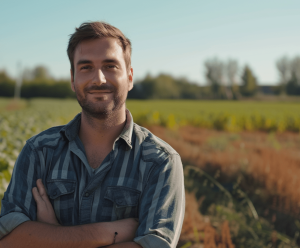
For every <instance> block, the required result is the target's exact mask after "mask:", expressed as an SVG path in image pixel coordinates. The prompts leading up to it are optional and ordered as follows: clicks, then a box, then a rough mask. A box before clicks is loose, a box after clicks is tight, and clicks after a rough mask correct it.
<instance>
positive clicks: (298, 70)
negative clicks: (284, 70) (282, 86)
mask: <svg viewBox="0 0 300 248" xmlns="http://www.w3.org/2000/svg"><path fill="white" fill-rule="evenodd" d="M290 71H291V78H290V80H289V81H288V82H287V84H286V93H287V94H289V95H300V57H299V56H298V57H295V58H294V59H293V60H292V61H291V68H290Z"/></svg>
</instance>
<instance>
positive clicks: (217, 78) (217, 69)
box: [204, 58, 224, 97]
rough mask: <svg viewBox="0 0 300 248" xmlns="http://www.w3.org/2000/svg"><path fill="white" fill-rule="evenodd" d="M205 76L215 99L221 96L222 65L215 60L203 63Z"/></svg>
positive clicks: (222, 82) (222, 81)
mask: <svg viewBox="0 0 300 248" xmlns="http://www.w3.org/2000/svg"><path fill="white" fill-rule="evenodd" d="M204 66H205V69H206V71H205V76H206V80H207V82H208V84H209V85H210V87H211V91H212V93H213V94H214V96H215V97H220V96H222V91H223V86H224V85H223V84H224V63H223V62H222V61H220V60H218V59H217V58H213V59H208V60H206V61H205V62H204Z"/></svg>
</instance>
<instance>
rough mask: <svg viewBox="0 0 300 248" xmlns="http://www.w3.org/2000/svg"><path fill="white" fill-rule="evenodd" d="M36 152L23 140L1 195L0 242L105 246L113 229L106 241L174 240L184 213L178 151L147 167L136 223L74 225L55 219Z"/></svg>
mask: <svg viewBox="0 0 300 248" xmlns="http://www.w3.org/2000/svg"><path fill="white" fill-rule="evenodd" d="M42 156H43V154H42V151H36V150H35V149H33V148H32V146H29V145H28V143H27V144H26V145H25V147H24V148H23V150H22V152H21V154H20V155H19V157H18V160H17V162H16V165H15V167H14V172H13V175H12V179H11V182H10V184H9V186H8V188H7V191H6V192H5V195H4V198H3V199H2V209H1V216H0V247H1V246H4V247H20V245H19V244H21V247H41V246H42V247H47V246H48V247H101V246H110V245H112V244H113V239H114V233H115V232H118V235H117V237H116V244H114V245H112V247H118V246H121V247H141V246H142V247H145V248H152V247H162V248H171V247H172V248H174V247H175V246H176V244H177V241H178V238H179V235H180V231H181V225H182V221H183V216H184V188H183V173H182V164H181V160H180V157H179V156H178V155H176V154H174V155H170V156H165V158H164V159H163V160H162V161H161V163H156V164H154V165H153V167H151V168H152V170H151V172H149V176H148V180H147V181H146V183H145V187H144V188H143V192H142V195H141V199H140V202H139V214H138V218H139V223H138V224H137V222H136V221H135V220H134V219H123V220H119V221H114V222H101V223H93V224H86V225H76V226H59V225H57V224H58V223H57V220H56V217H55V214H54V212H53V208H52V205H51V203H50V202H49V199H48V196H47V194H46V193H45V192H46V191H45V189H44V187H43V185H42V183H41V182H40V181H39V180H37V179H38V178H43V181H45V177H46V176H45V175H47V174H45V173H43V171H45V162H44V158H43V157H42ZM42 169H43V170H42ZM36 182H37V184H36ZM35 186H37V189H35ZM32 190H33V191H32ZM32 220H35V221H32ZM133 238H134V242H132V240H133ZM18 242H19V243H18ZM138 244H139V245H140V246H139V245H138Z"/></svg>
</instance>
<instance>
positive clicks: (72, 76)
mask: <svg viewBox="0 0 300 248" xmlns="http://www.w3.org/2000/svg"><path fill="white" fill-rule="evenodd" d="M70 73H71V89H72V90H73V91H74V92H75V86H74V74H73V71H72V69H70Z"/></svg>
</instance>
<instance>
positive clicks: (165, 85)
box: [0, 56, 300, 99]
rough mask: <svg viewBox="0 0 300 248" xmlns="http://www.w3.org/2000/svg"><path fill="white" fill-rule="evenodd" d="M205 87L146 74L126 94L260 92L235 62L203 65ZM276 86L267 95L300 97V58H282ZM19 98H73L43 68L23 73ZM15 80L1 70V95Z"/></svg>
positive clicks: (66, 85) (235, 95)
mask: <svg viewBox="0 0 300 248" xmlns="http://www.w3.org/2000/svg"><path fill="white" fill-rule="evenodd" d="M204 68H205V79H206V85H204V86H200V85H199V84H197V83H195V82H190V81H188V80H187V79H186V78H175V77H173V76H172V75H168V74H160V75H157V76H151V75H150V74H148V75H146V76H145V77H144V78H143V79H140V80H137V81H136V82H135V84H134V87H133V89H132V90H131V91H130V92H129V94H128V98H129V99H130V98H131V99H241V98H245V97H253V96H255V95H256V94H257V93H259V92H262V86H260V85H259V83H258V80H257V77H256V76H255V74H254V72H253V70H252V69H251V68H250V67H249V66H248V65H245V66H244V67H240V66H239V64H238V62H237V61H236V60H234V59H229V60H227V61H222V60H219V59H218V58H211V59H208V60H206V61H205V62H204ZM276 68H277V70H278V74H279V81H278V82H277V85H274V86H268V90H269V93H271V94H275V95H279V94H287V95H300V57H295V58H288V57H286V56H284V57H281V58H280V59H278V60H277V61H276ZM22 82H23V84H22V87H21V97H23V98H31V97H57V98H72V97H75V94H74V92H73V91H72V90H71V87H70V81H69V80H67V79H54V78H53V77H52V76H51V75H50V73H49V70H48V69H47V68H46V67H44V66H37V67H35V68H33V69H31V70H30V69H26V70H24V71H23V73H22ZM15 85H16V80H14V79H13V78H11V77H10V76H9V75H8V74H7V73H6V72H5V71H0V96H2V97H13V96H14V91H15Z"/></svg>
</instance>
